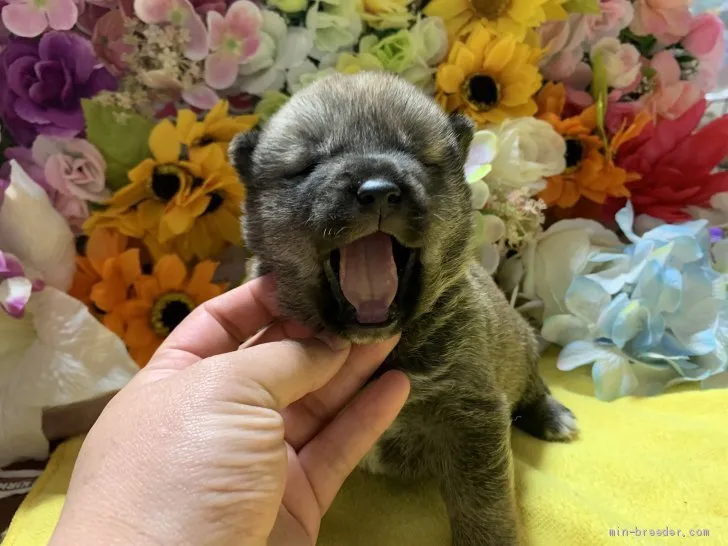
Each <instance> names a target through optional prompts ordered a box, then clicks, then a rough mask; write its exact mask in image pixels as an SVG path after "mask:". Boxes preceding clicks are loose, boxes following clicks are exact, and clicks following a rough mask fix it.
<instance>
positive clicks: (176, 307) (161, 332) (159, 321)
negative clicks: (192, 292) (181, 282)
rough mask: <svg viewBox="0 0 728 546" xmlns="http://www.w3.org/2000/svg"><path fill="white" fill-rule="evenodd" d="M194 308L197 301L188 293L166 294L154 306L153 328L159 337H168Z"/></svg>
mask: <svg viewBox="0 0 728 546" xmlns="http://www.w3.org/2000/svg"><path fill="white" fill-rule="evenodd" d="M194 308H195V303H194V302H193V301H192V300H191V299H190V298H189V296H187V295H186V294H182V293H181V292H170V293H168V294H164V295H163V296H162V297H160V298H159V299H158V300H157V301H156V302H155V303H154V306H153V307H152V317H151V318H152V329H153V330H154V332H155V333H156V334H157V335H158V336H159V337H167V336H168V335H169V333H170V332H171V331H172V330H174V329H175V328H176V327H177V325H178V324H179V323H180V322H182V321H183V320H184V319H185V317H186V316H187V315H189V314H190V313H191V312H192V310H193V309H194Z"/></svg>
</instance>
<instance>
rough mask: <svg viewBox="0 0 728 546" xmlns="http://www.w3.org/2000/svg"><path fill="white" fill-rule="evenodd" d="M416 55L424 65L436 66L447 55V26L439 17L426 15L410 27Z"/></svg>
mask: <svg viewBox="0 0 728 546" xmlns="http://www.w3.org/2000/svg"><path fill="white" fill-rule="evenodd" d="M410 34H411V35H412V42H413V45H414V57H415V59H416V60H417V61H419V62H420V63H421V64H422V65H424V66H429V67H436V66H437V65H438V64H440V61H442V60H443V59H444V58H445V55H447V50H448V47H447V46H448V42H447V28H446V27H445V23H444V22H443V20H442V19H440V18H439V17H424V18H422V19H420V20H418V21H417V22H416V23H415V24H414V25H413V26H412V28H411V29H410Z"/></svg>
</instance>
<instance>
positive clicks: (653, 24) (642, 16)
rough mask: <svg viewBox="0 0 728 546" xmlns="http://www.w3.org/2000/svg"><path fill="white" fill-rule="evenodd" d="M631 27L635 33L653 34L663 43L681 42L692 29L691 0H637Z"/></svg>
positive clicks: (642, 34) (641, 34)
mask: <svg viewBox="0 0 728 546" xmlns="http://www.w3.org/2000/svg"><path fill="white" fill-rule="evenodd" d="M634 9H635V12H634V19H633V20H632V24H631V25H630V26H629V28H630V29H631V30H632V32H634V33H635V34H638V35H640V36H646V35H648V34H653V35H654V36H655V37H656V38H657V39H658V40H659V41H660V42H661V43H662V44H663V45H671V44H674V43H676V42H679V41H680V39H681V38H683V37H684V36H685V35H686V34H687V33H688V31H689V30H690V19H691V15H690V0H636V1H635V2H634Z"/></svg>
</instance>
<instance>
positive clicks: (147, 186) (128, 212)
mask: <svg viewBox="0 0 728 546" xmlns="http://www.w3.org/2000/svg"><path fill="white" fill-rule="evenodd" d="M149 150H150V151H151V154H152V157H151V158H147V159H145V160H144V161H142V162H141V163H140V164H139V165H137V166H136V167H134V168H133V169H132V170H131V171H129V173H128V177H129V184H127V185H126V186H124V187H123V188H121V189H120V190H118V191H117V192H116V193H114V195H113V196H112V197H111V199H110V200H109V201H107V202H106V203H105V204H106V206H107V208H106V209H105V210H103V211H100V212H96V213H94V214H92V215H91V216H90V217H89V219H88V220H87V221H86V223H85V224H84V230H85V231H86V233H91V232H92V231H93V230H94V229H95V228H97V227H110V228H114V229H118V230H119V231H120V232H121V233H123V234H124V235H127V236H129V237H135V238H142V237H144V235H145V230H144V226H143V225H142V223H141V222H140V221H139V216H140V215H139V214H138V212H139V209H140V208H141V209H144V210H145V212H146V215H145V219H146V220H147V222H148V223H149V224H150V225H159V224H160V223H161V222H162V221H163V218H162V216H163V215H164V214H165V212H167V213H169V212H171V211H173V210H174V208H175V207H176V206H178V205H180V204H181V203H182V202H183V201H184V199H185V197H186V196H187V195H188V194H189V192H190V189H191V187H192V182H193V179H194V177H195V174H196V173H197V171H198V170H199V169H197V168H196V166H195V165H194V164H192V163H191V162H189V161H184V159H183V155H182V152H183V150H182V142H181V141H180V139H179V136H178V134H177V131H176V129H175V126H174V125H172V123H171V122H170V121H169V120H166V119H165V120H162V121H161V122H160V123H158V124H157V125H156V126H155V127H154V128H153V129H152V131H151V133H150V134H149ZM152 209H153V210H154V212H155V215H156V216H155V217H154V218H153V219H150V218H149V212H150V210H152Z"/></svg>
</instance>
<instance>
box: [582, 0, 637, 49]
mask: <svg viewBox="0 0 728 546" xmlns="http://www.w3.org/2000/svg"><path fill="white" fill-rule="evenodd" d="M599 9H600V11H601V13H600V14H599V15H585V16H584V18H585V19H586V24H587V39H588V40H589V42H590V43H592V44H593V43H594V42H596V41H597V40H599V39H601V38H616V37H617V36H619V33H620V32H621V31H622V29H624V28H626V27H627V25H629V23H630V22H631V21H632V19H633V18H634V8H633V7H632V4H631V3H630V2H629V0H602V1H601V2H599Z"/></svg>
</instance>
